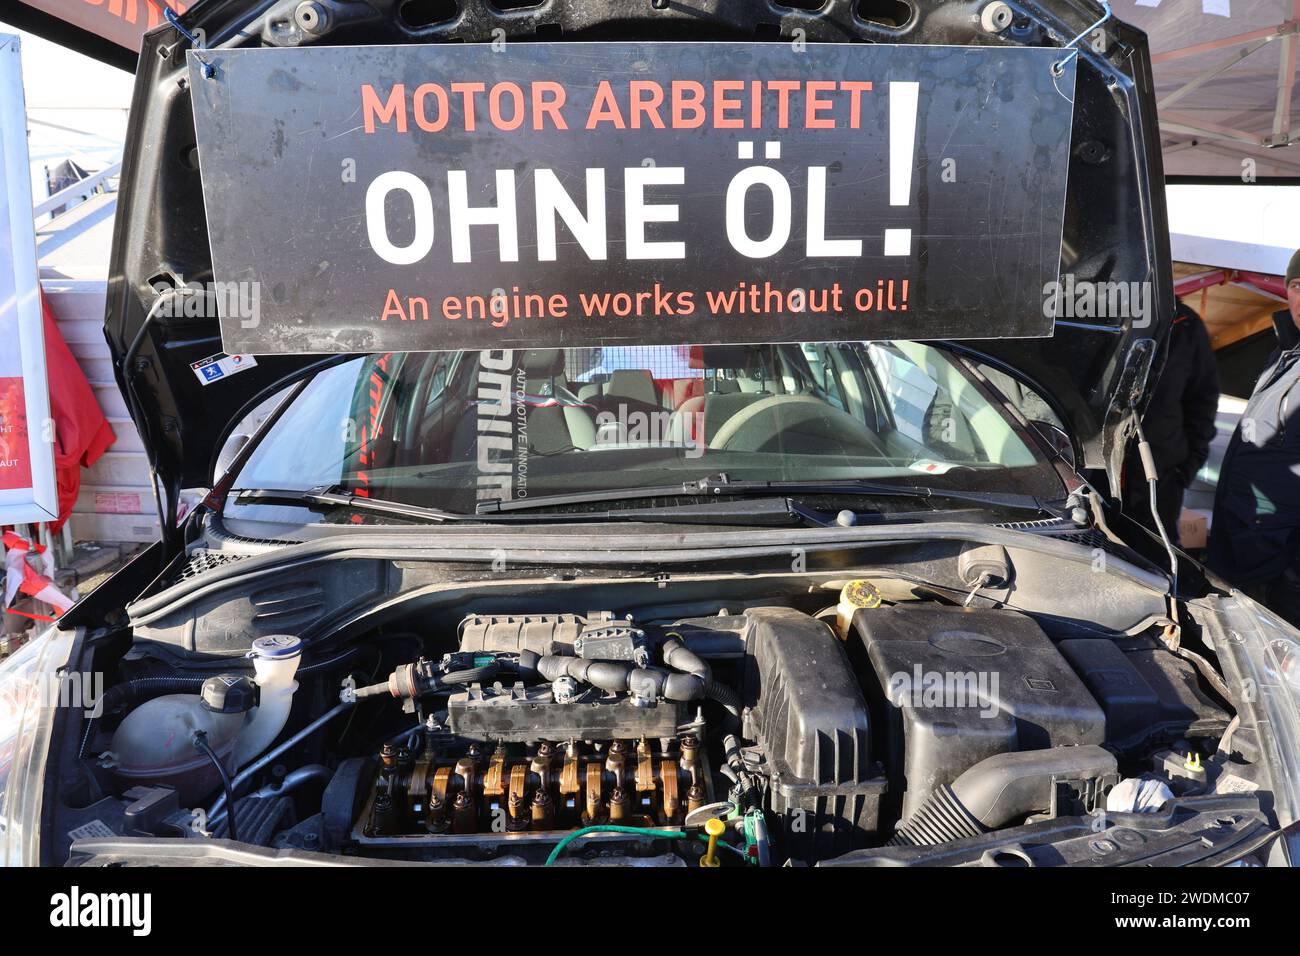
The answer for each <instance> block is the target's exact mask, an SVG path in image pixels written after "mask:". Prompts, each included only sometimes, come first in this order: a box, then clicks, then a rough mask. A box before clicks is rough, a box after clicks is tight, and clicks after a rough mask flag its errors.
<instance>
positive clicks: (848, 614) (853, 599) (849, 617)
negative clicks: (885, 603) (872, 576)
mask: <svg viewBox="0 0 1300 956" xmlns="http://www.w3.org/2000/svg"><path fill="white" fill-rule="evenodd" d="M880 603H881V597H880V590H879V588H877V587H876V586H875V585H874V584H872V583H871V582H870V581H866V580H861V579H859V580H856V581H850V582H849V583H848V584H846V585H844V587H843V588H841V589H840V602H839V604H837V605H836V606H835V630H836V633H837V634H839V636H840V640H841V641H847V640H848V639H849V628H850V627H852V626H853V615H854V614H857V613H858V611H860V610H862V609H863V608H873V607H880Z"/></svg>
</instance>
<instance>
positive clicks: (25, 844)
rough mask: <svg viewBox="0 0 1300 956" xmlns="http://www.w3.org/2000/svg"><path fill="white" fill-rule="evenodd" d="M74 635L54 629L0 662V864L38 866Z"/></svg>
mask: <svg viewBox="0 0 1300 956" xmlns="http://www.w3.org/2000/svg"><path fill="white" fill-rule="evenodd" d="M74 634H75V632H74V631H59V630H56V629H55V628H50V629H49V630H47V631H46V632H45V633H43V634H41V635H40V636H39V637H35V638H33V639H32V640H31V641H29V642H28V643H27V644H25V645H24V646H23V647H21V648H19V650H18V653H16V654H14V655H13V656H12V657H10V658H9V659H8V660H6V661H4V662H3V663H0V865H3V866H24V865H27V866H34V865H35V864H36V863H37V862H38V861H39V856H38V855H37V854H38V849H39V838H40V821H41V791H42V789H43V787H42V783H43V781H44V779H45V758H46V756H47V755H48V753H49V749H50V731H51V729H52V728H53V726H54V712H55V705H56V704H57V702H58V699H59V676H58V669H59V668H60V667H62V666H63V665H64V664H66V663H67V661H68V654H69V652H70V651H71V650H72V639H73V636H74Z"/></svg>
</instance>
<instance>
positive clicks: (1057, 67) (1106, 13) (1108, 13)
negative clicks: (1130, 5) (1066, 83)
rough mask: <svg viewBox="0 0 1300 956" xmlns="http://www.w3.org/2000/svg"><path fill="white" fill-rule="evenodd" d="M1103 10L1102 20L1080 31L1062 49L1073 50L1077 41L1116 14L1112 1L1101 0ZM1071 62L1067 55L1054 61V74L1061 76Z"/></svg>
mask: <svg viewBox="0 0 1300 956" xmlns="http://www.w3.org/2000/svg"><path fill="white" fill-rule="evenodd" d="M1101 10H1102V13H1101V19H1100V20H1098V21H1097V22H1096V23H1094V24H1093V25H1092V26H1090V27H1088V29H1086V30H1084V31H1083V32H1082V33H1080V34H1079V35H1078V36H1077V37H1075V38H1074V39H1073V40H1071V41H1070V42H1069V43H1067V44H1066V45H1065V46H1063V47H1061V49H1062V50H1071V49H1074V45H1075V44H1076V43H1078V42H1079V41H1080V40H1082V39H1083V38H1084V37H1086V36H1087V35H1088V34H1089V33H1092V32H1093V31H1094V30H1096V29H1097V28H1099V27H1102V26H1105V24H1106V22H1107V21H1108V20H1110V18H1111V17H1113V16H1114V15H1115V14H1114V11H1112V10H1111V8H1110V3H1109V2H1107V0H1101ZM1078 55H1079V54H1078V52H1077V51H1076V53H1075V56H1078ZM1069 62H1070V60H1069V58H1068V57H1066V58H1065V59H1063V60H1057V61H1056V62H1055V63H1053V64H1052V76H1060V75H1061V74H1062V73H1064V72H1065V64H1067V63H1069Z"/></svg>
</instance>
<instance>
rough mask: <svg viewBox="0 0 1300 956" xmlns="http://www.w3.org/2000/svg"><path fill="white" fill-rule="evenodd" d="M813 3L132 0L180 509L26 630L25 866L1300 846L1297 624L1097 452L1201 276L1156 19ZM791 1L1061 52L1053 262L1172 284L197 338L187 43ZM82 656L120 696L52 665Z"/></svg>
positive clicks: (713, 24)
mask: <svg viewBox="0 0 1300 956" xmlns="http://www.w3.org/2000/svg"><path fill="white" fill-rule="evenodd" d="M505 6H508V7H509V9H505V8H504V7H505ZM804 6H805V5H802V4H796V5H793V6H784V5H780V4H777V3H768V2H752V3H750V2H735V0H698V2H692V3H689V4H678V3H666V4H658V3H645V2H642V0H636V2H633V0H609V2H605V3H599V4H595V3H584V2H569V0H547V2H544V3H541V4H538V5H535V6H521V5H519V4H513V3H512V4H508V5H504V6H502V5H491V4H488V3H486V2H483V3H479V2H475V3H463V4H460V5H453V4H447V5H443V4H438V3H414V2H406V3H399V2H396V0H367V2H365V3H347V2H342V0H308V2H305V3H284V2H272V0H225V2H209V3H198V4H194V5H193V7H192V9H191V11H190V12H189V13H188V14H187V15H186V16H185V17H184V18H183V23H184V24H185V25H186V30H187V31H189V32H190V33H193V36H194V37H195V38H198V37H199V36H202V37H203V38H204V43H205V44H206V47H205V49H206V51H207V60H206V61H203V58H202V57H200V59H199V61H195V60H191V62H190V63H189V64H187V62H186V57H185V53H186V50H187V48H189V46H190V42H189V40H188V39H186V38H185V37H184V36H182V35H181V34H180V33H179V32H178V31H177V30H174V29H172V28H171V27H169V26H163V27H161V28H159V29H158V30H156V31H153V32H151V33H149V34H148V35H147V37H146V40H145V44H144V50H143V53H142V54H141V57H140V66H139V72H138V77H137V86H136V96H135V102H134V105H133V108H132V111H131V126H130V132H129V142H128V154H127V156H126V159H125V160H124V164H123V172H122V179H121V194H120V198H119V201H118V208H119V217H118V222H117V229H116V237H115V242H114V253H113V263H112V273H111V274H112V277H113V278H112V280H111V288H110V306H109V312H108V316H107V319H106V334H107V337H108V340H109V342H110V344H111V346H112V348H113V350H114V354H115V357H116V360H117V374H118V378H119V382H120V384H121V387H122V390H123V392H124V394H125V395H126V396H127V397H128V399H129V403H130V405H131V408H132V409H133V411H134V417H135V420H136V423H137V425H138V426H139V429H140V432H141V434H142V435H143V436H144V438H145V440H146V444H147V446H148V448H149V451H150V458H151V464H152V466H153V469H154V472H155V473H156V477H157V482H158V487H159V489H160V493H159V502H158V505H159V512H160V517H161V519H162V527H163V528H164V529H165V530H164V534H163V540H161V541H159V542H158V543H157V544H155V545H153V546H152V547H150V548H149V549H148V550H147V551H145V552H144V553H142V554H141V555H140V556H139V557H138V558H136V559H135V560H134V561H133V562H132V563H131V564H130V565H129V566H127V567H126V568H124V569H123V570H122V571H120V572H118V573H117V574H116V575H115V576H114V577H113V578H112V579H111V580H109V581H108V582H107V583H105V584H103V585H102V586H101V587H99V588H98V589H97V590H95V591H94V592H93V593H92V594H91V595H90V596H89V597H88V598H87V599H85V600H84V601H82V602H81V603H80V604H79V605H77V606H76V607H74V608H73V609H72V610H71V611H69V612H68V613H67V614H66V615H65V616H64V617H63V618H62V619H61V620H60V621H59V623H58V625H57V626H55V627H53V628H51V630H50V631H49V632H48V633H47V634H46V635H44V636H43V637H42V638H41V639H39V640H36V641H33V642H32V644H31V645H30V646H28V647H26V648H24V649H23V650H22V651H21V652H20V653H19V654H17V655H15V656H14V657H13V658H11V659H10V660H9V661H7V662H5V664H4V665H2V666H0V680H3V684H2V685H0V687H3V690H4V693H5V695H6V700H7V701H9V703H7V704H6V706H5V715H4V720H3V723H0V848H3V850H4V859H5V860H6V861H7V862H10V863H17V864H46V865H60V864H64V863H67V862H69V861H71V862H73V863H78V864H83V865H106V864H118V863H127V864H143V863H176V862H179V861H186V862H190V863H194V862H210V863H224V862H231V861H234V862H241V863H258V862H263V861H270V860H272V859H274V860H277V861H279V862H284V861H286V860H288V861H295V860H296V861H300V862H307V861H312V862H322V861H327V862H337V863H341V864H342V863H350V862H356V861H358V860H362V861H415V862H423V863H429V864H451V863H475V864H485V865H497V864H510V863H516V864H517V863H528V864H534V865H547V864H550V865H555V864H559V865H578V864H583V863H606V864H608V863H611V862H613V863H626V864H636V865H655V864H659V865H665V866H670V865H682V864H688V865H691V866H694V865H696V864H697V863H699V864H700V865H704V866H721V867H744V866H778V865H784V864H808V865H820V866H831V865H861V866H912V865H946V866H958V865H986V866H1003V865H1008V866H1009V865H1027V864H1029V865H1037V866H1075V865H1080V866H1082V865H1099V864H1100V865H1116V866H1119V865H1133V864H1144V865H1191V864H1198V865H1204V864H1215V865H1225V864H1231V863H1243V862H1244V863H1248V864H1260V865H1262V864H1266V863H1267V864H1287V863H1289V862H1290V861H1291V859H1292V854H1294V853H1295V851H1296V849H1297V848H1296V846H1295V845H1294V843H1289V842H1288V838H1287V837H1286V836H1284V835H1283V830H1284V829H1285V828H1286V827H1288V826H1290V825H1292V824H1293V823H1294V822H1295V821H1296V819H1297V812H1298V810H1300V706H1298V697H1297V695H1298V694H1300V676H1298V670H1297V669H1298V668H1300V634H1298V633H1297V632H1296V631H1295V630H1294V629H1292V628H1291V627H1290V626H1288V625H1287V624H1285V623H1284V622H1282V621H1281V620H1280V619H1278V618H1277V617H1276V616H1274V615H1273V614H1271V613H1270V612H1269V611H1267V610H1266V609H1264V608H1262V607H1260V606H1258V605H1256V604H1255V603H1253V602H1252V601H1251V600H1250V599H1248V598H1247V597H1245V596H1243V595H1241V594H1239V593H1236V592H1233V591H1231V590H1229V589H1227V588H1226V587H1223V586H1221V585H1220V584H1219V583H1217V582H1216V581H1214V580H1213V579H1212V578H1210V577H1208V576H1207V575H1206V574H1205V573H1204V572H1203V571H1202V570H1201V569H1199V568H1198V567H1197V566H1196V565H1195V564H1194V563H1193V562H1192V561H1190V559H1188V558H1187V557H1186V556H1185V555H1183V554H1181V553H1179V552H1176V551H1174V550H1173V549H1172V548H1166V547H1164V545H1163V543H1162V542H1160V541H1159V540H1158V538H1156V537H1153V536H1152V535H1151V534H1149V533H1147V532H1144V531H1143V530H1141V529H1140V528H1138V527H1137V526H1136V525H1135V524H1133V523H1132V522H1129V521H1128V520H1126V518H1125V517H1124V516H1123V515H1122V514H1119V513H1118V511H1117V506H1116V503H1115V501H1116V499H1117V497H1118V495H1117V493H1113V490H1117V489H1118V487H1119V486H1118V482H1119V480H1120V475H1121V474H1122V473H1123V467H1122V466H1123V459H1124V456H1125V452H1126V449H1128V448H1129V446H1130V442H1131V441H1132V439H1133V438H1134V433H1135V429H1136V427H1137V426H1136V422H1137V416H1138V412H1139V410H1140V409H1141V408H1142V407H1143V400H1144V396H1145V394H1146V390H1147V382H1148V381H1149V380H1150V379H1151V377H1152V372H1153V369H1158V367H1159V361H1160V351H1161V346H1162V343H1163V340H1164V338H1165V335H1166V333H1167V332H1168V328H1169V320H1170V318H1171V317H1172V314H1173V295H1172V289H1171V285H1170V262H1169V252H1168V246H1167V237H1166V227H1165V223H1164V209H1163V192H1162V189H1161V188H1160V184H1161V178H1162V170H1161V165H1160V151H1159V133H1158V129H1157V125H1156V118H1155V100H1154V96H1153V92H1152V85H1151V75H1150V62H1149V58H1148V55H1147V47H1146V40H1145V37H1143V36H1142V35H1141V34H1140V33H1138V32H1136V31H1134V30H1131V29H1130V28H1128V27H1126V26H1124V25H1123V24H1120V23H1118V22H1115V21H1114V20H1110V19H1107V18H1105V17H1104V16H1103V11H1102V9H1101V8H1100V7H1095V6H1094V5H1093V4H1091V3H1086V4H1085V3H1077V2H1066V0H1040V2H1025V3H1018V4H1016V5H1015V7H1014V9H1013V8H1012V7H1010V6H1008V5H1007V4H1003V3H997V2H994V3H987V4H986V3H964V2H959V3H951V2H938V0H908V2H894V3H874V2H857V3H847V2H845V3H841V2H832V3H828V4H825V5H823V6H821V7H819V8H817V9H815V10H814V9H805V8H804ZM440 18H441V19H440ZM1099 21H1100V22H1099ZM200 30H201V31H202V32H201V34H199V33H194V31H200ZM796 35H798V36H802V37H803V38H804V39H806V40H807V41H808V42H812V43H850V42H855V41H872V42H880V43H893V44H922V45H928V46H945V45H947V46H953V47H977V48H996V47H1038V48H1052V49H1059V48H1067V49H1068V50H1070V51H1077V61H1076V65H1077V76H1076V85H1075V88H1074V91H1073V97H1074V101H1073V113H1072V116H1073V120H1072V123H1073V128H1072V134H1071V138H1070V143H1069V149H1068V154H1067V155H1068V190H1067V192H1066V197H1065V211H1064V227H1063V239H1062V243H1061V265H1060V270H1059V271H1060V273H1061V275H1062V276H1065V275H1068V276H1070V284H1071V287H1072V288H1073V287H1075V286H1078V287H1080V288H1081V287H1083V286H1086V285H1092V286H1093V287H1096V286H1098V285H1102V284H1114V285H1119V286H1123V287H1125V288H1135V289H1141V290H1142V295H1143V296H1145V297H1146V307H1144V308H1142V309H1130V310H1126V311H1124V312H1123V313H1122V314H1119V315H1105V314H1103V315H1100V316H1096V315H1075V314H1063V313H1061V312H1059V311H1058V312H1057V313H1056V315H1055V331H1054V334H1053V335H1052V336H1051V337H1050V338H988V339H980V338H967V339H963V340H961V341H946V340H944V341H927V342H919V341H909V340H906V339H901V338H891V339H883V340H846V341H837V342H819V341H795V342H786V341H772V340H767V341H760V342H757V343H748V344H741V345H737V344H732V343H728V342H720V341H713V342H708V343H706V344H673V343H668V344H661V343H658V342H654V343H643V342H637V341H621V342H612V341H603V342H599V343H596V344H591V343H582V342H577V341H574V342H566V343H563V344H560V345H555V343H550V344H549V345H548V347H533V346H531V345H529V344H528V343H527V341H521V342H517V343H511V344H510V345H509V347H501V348H494V349H487V350H479V349H475V348H465V349H460V350H447V349H443V350H439V351H388V350H383V349H378V350H368V351H367V350H357V349H350V350H345V351H348V352H349V353H356V352H358V351H364V352H365V354H320V353H319V352H317V353H315V354H259V355H258V356H257V357H256V361H255V363H248V365H247V366H246V367H242V368H240V369H238V371H237V373H233V372H234V370H233V369H230V368H229V367H225V368H224V371H223V372H222V374H221V375H220V376H218V377H220V378H221V380H220V381H211V380H210V379H208V378H205V376H204V375H203V374H196V372H199V371H200V369H201V367H202V364H203V363H204V362H205V361H206V360H207V359H209V358H210V357H211V356H214V355H220V354H221V353H222V352H223V345H222V339H221V335H220V329H219V322H218V318H217V316H216V315H215V313H213V312H212V311H211V310H209V309H207V308H206V307H204V306H203V303H200V307H199V308H196V309H194V310H188V309H186V308H184V307H183V301H182V300H186V299H187V297H191V296H199V297H202V296H204V295H206V294H207V293H206V292H204V291H202V289H203V286H200V291H197V292H196V291H195V290H194V289H193V288H191V286H190V285H189V283H193V282H196V281H197V282H199V283H206V282H207V281H208V280H210V279H212V278H213V258H212V249H211V239H212V237H211V236H210V234H209V229H208V228H207V226H209V225H211V224H210V223H208V222H207V217H211V216H212V213H213V210H212V209H211V207H210V206H209V207H207V208H206V209H205V205H204V194H203V186H204V182H203V177H204V176H208V177H211V176H215V175H218V172H217V171H216V170H215V169H214V168H213V167H212V166H211V165H209V166H207V167H204V152H203V149H202V148H200V147H196V131H195V122H194V115H193V109H192V94H191V85H190V84H191V78H192V77H195V76H201V74H197V73H192V72H191V69H202V67H201V66H196V65H195V63H196V62H207V63H209V64H211V65H213V68H214V69H216V70H218V71H219V70H220V69H221V61H220V56H219V55H218V56H216V57H215V58H214V57H213V56H212V55H213V54H220V53H221V52H222V51H231V50H236V49H238V48H243V47H276V46H299V45H308V46H329V47H346V48H354V49H355V50H358V51H364V49H365V48H366V47H368V46H374V45H413V44H428V45H437V44H441V43H444V42H450V41H461V42H469V43H478V42H482V43H491V42H493V41H494V40H498V41H499V40H500V39H501V38H502V37H504V38H505V40H506V41H507V42H508V43H529V42H533V41H544V42H547V43H554V44H556V45H557V46H558V45H559V44H562V43H563V42H565V41H568V40H579V41H582V40H588V41H629V40H631V41H638V42H651V41H664V42H672V41H678V40H687V39H689V40H693V41H699V40H705V41H754V40H760V41H766V42H771V43H789V42H790V39H791V37H794V36H796ZM1084 37H1086V38H1087V40H1086V42H1082V39H1081V38H1084ZM358 55H360V54H358ZM240 175H242V176H247V177H249V179H250V181H252V180H253V179H255V178H256V177H257V176H258V175H259V173H258V171H257V170H256V169H251V168H250V169H247V170H243V171H241V172H240ZM262 225H267V224H265V223H264V224H262ZM270 225H271V226H272V227H274V223H273V222H272V223H270ZM1053 254H1054V252H1053ZM971 268H972V269H974V270H976V271H979V270H990V269H996V268H999V265H998V264H997V263H996V262H992V261H986V262H979V263H972V264H971ZM218 278H221V277H220V276H218ZM947 279H949V280H950V281H952V282H958V281H960V279H959V277H957V276H952V277H947ZM1043 292H1044V297H1045V299H1050V298H1052V297H1053V296H1056V297H1058V298H1059V296H1060V295H1061V293H1062V289H1061V287H1059V286H1058V287H1056V288H1055V289H1054V290H1052V291H1050V292H1049V290H1046V289H1044V290H1043ZM340 294H341V293H340ZM164 303H168V304H164ZM1045 307H1046V303H1045ZM994 320H995V316H994V315H993V314H992V313H987V314H972V315H970V316H969V322H970V328H971V329H972V330H974V331H973V333H972V334H975V335H978V333H979V330H981V329H983V328H986V327H988V326H990V325H991V324H996V323H995V321H994ZM768 338H769V339H773V338H776V336H769V337H768ZM868 339H870V337H868ZM241 361H242V359H241ZM228 373H233V374H228ZM250 421H251V422H255V423H256V425H255V427H251V426H249V425H248V422H250ZM193 488H201V489H204V490H205V491H206V490H207V489H211V490H210V492H209V493H206V494H205V496H204V497H203V500H202V504H201V505H200V506H199V507H198V508H196V509H194V510H193V511H191V512H190V513H188V514H186V515H185V516H184V518H183V519H182V520H179V521H178V520H177V519H176V514H177V510H178V502H179V501H180V500H181V492H182V490H183V489H193ZM56 672H57V673H59V674H61V675H62V678H61V679H62V681H63V682H64V684H66V683H67V681H69V680H72V679H73V678H74V677H75V676H77V675H92V674H100V675H104V677H105V690H104V693H103V695H102V696H101V697H100V698H99V699H98V700H97V701H96V703H95V706H94V707H93V708H85V709H81V708H75V707H66V706H65V707H58V706H38V703H39V701H38V698H39V697H40V696H41V695H42V694H43V693H45V691H44V690H43V688H45V687H46V686H47V684H48V680H47V679H46V678H47V676H48V675H49V674H51V673H56ZM1292 832H1294V831H1292Z"/></svg>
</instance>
